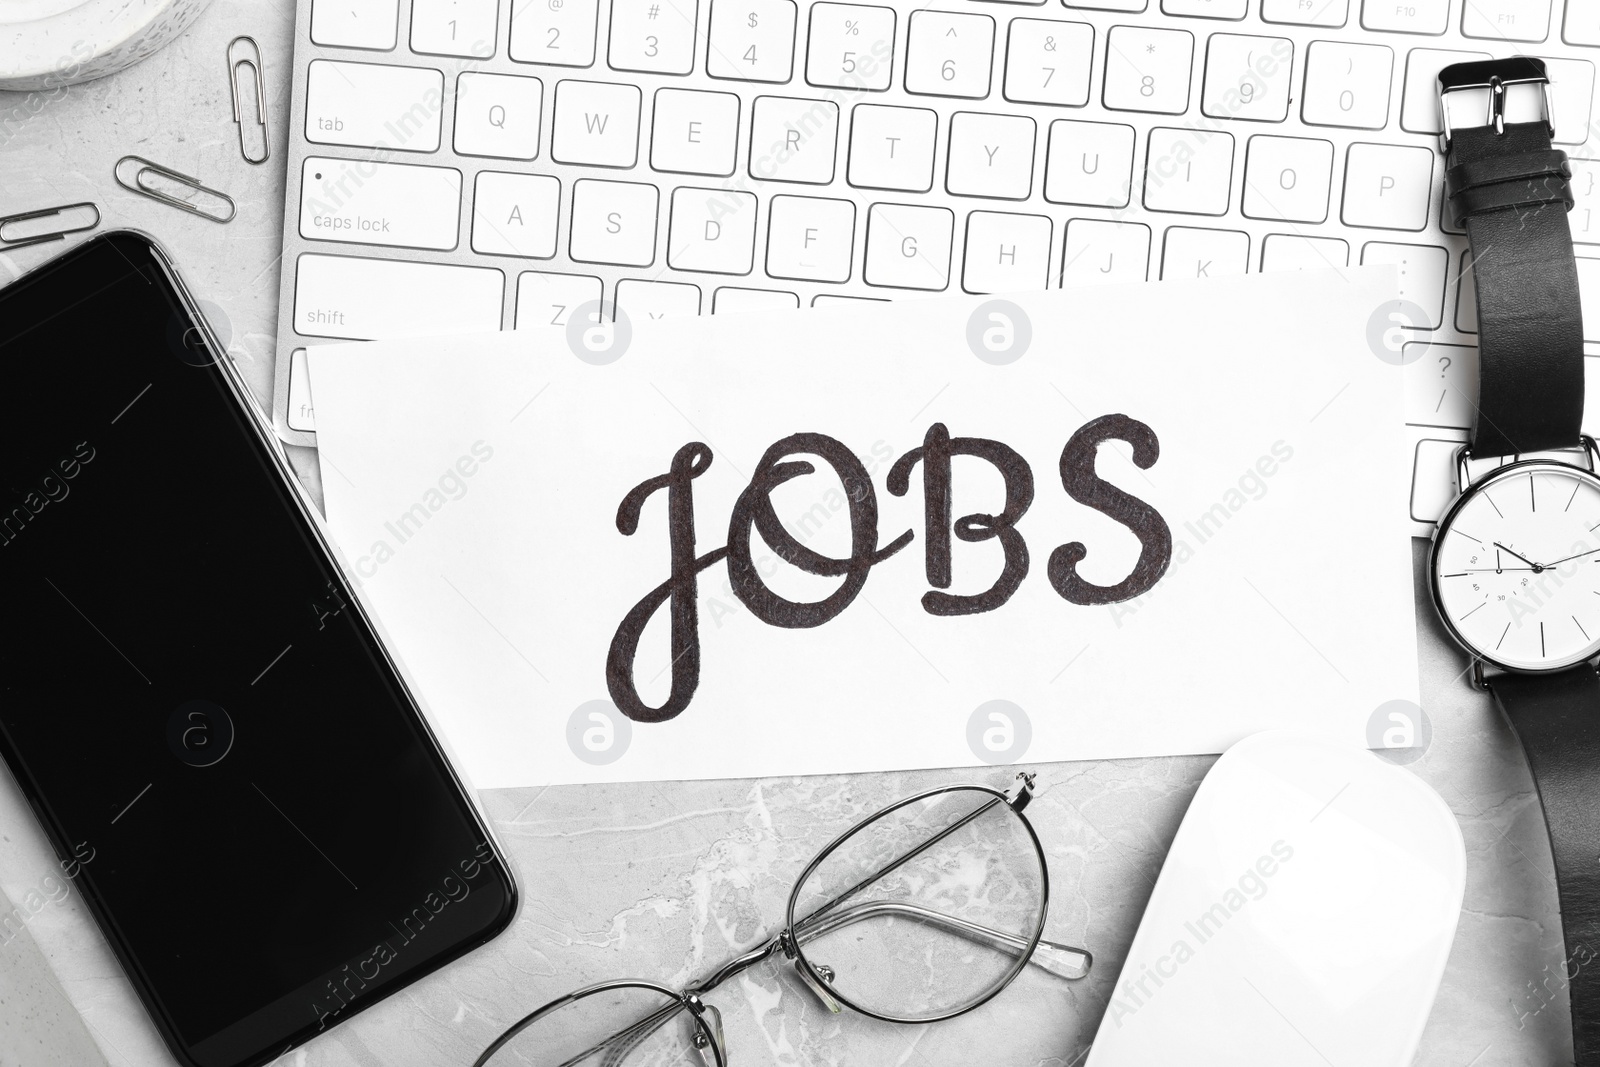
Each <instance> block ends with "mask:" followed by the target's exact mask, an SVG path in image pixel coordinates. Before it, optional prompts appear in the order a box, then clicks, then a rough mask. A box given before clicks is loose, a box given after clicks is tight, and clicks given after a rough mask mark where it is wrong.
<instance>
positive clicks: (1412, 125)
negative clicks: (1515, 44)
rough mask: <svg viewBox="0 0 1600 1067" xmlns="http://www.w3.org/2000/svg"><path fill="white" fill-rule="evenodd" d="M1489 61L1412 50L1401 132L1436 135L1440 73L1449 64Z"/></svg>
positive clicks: (1476, 56)
mask: <svg viewBox="0 0 1600 1067" xmlns="http://www.w3.org/2000/svg"><path fill="white" fill-rule="evenodd" d="M1401 2H1407V0H1401ZM1488 58H1490V57H1489V53H1487V52H1456V51H1451V50H1448V49H1443V48H1413V49H1412V50H1411V52H1410V54H1409V55H1407V56H1406V85H1405V91H1404V92H1403V93H1402V94H1401V97H1400V128H1401V129H1402V130H1409V131H1410V132H1411V133H1438V132H1439V80H1438V79H1439V72H1440V71H1441V70H1443V69H1444V68H1446V67H1448V66H1450V65H1451V64H1452V63H1471V62H1473V61H1475V60H1480V59H1488Z"/></svg>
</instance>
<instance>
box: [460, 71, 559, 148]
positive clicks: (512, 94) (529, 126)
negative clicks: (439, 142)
mask: <svg viewBox="0 0 1600 1067" xmlns="http://www.w3.org/2000/svg"><path fill="white" fill-rule="evenodd" d="M543 103H544V84H543V83H542V82H540V81H539V79H538V78H528V77H522V76H520V75H515V74H475V73H470V72H469V73H466V74H462V75H461V76H460V77H458V78H457V79H456V132H455V146H456V151H457V152H459V153H461V154H462V155H465V156H493V157H495V158H497V159H536V158H538V155H539V110H540V108H541V107H542V106H543Z"/></svg>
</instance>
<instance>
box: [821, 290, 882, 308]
mask: <svg viewBox="0 0 1600 1067" xmlns="http://www.w3.org/2000/svg"><path fill="white" fill-rule="evenodd" d="M887 303H890V301H889V300H888V299H887V298H885V297H881V296H839V295H837V294H834V293H818V294H817V295H816V296H814V297H812V298H811V306H812V307H814V308H825V307H848V306H849V305H851V304H887Z"/></svg>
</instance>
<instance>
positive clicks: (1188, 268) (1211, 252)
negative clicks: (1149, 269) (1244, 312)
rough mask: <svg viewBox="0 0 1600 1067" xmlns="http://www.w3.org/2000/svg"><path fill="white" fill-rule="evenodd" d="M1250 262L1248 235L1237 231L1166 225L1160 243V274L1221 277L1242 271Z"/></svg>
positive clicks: (1175, 276)
mask: <svg viewBox="0 0 1600 1067" xmlns="http://www.w3.org/2000/svg"><path fill="white" fill-rule="evenodd" d="M1249 262H1250V235H1249V234H1247V233H1240V232H1239V231H1238V230H1207V229H1201V228H1200V227H1198V226H1169V227H1167V237H1166V240H1165V242H1164V243H1163V244H1162V246H1161V277H1162V278H1163V279H1167V278H1223V277H1227V276H1229V275H1234V274H1243V273H1244V272H1245V269H1246V267H1247V266H1248V264H1249Z"/></svg>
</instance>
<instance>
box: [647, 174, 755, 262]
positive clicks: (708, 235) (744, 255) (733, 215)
mask: <svg viewBox="0 0 1600 1067" xmlns="http://www.w3.org/2000/svg"><path fill="white" fill-rule="evenodd" d="M756 206H757V205H756V198H755V195H754V194H752V193H741V192H736V191H734V190H731V189H696V188H693V187H692V186H686V185H681V186H679V187H678V188H676V189H674V190H673V191H672V225H671V228H670V230H669V232H668V234H667V264H668V266H670V267H672V268H673V269H674V270H698V271H706V272H708V273H711V274H749V273H750V265H751V263H752V262H753V259H754V256H755V241H756Z"/></svg>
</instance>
